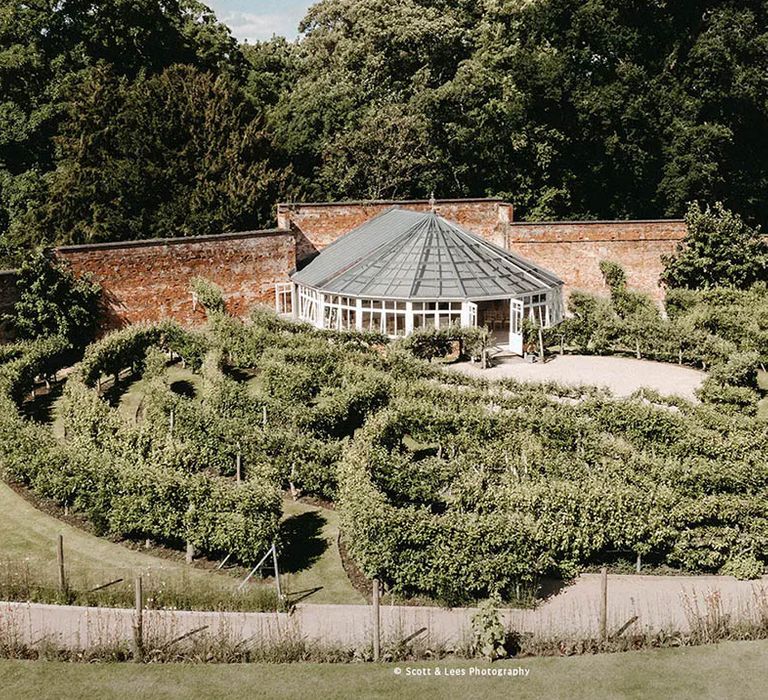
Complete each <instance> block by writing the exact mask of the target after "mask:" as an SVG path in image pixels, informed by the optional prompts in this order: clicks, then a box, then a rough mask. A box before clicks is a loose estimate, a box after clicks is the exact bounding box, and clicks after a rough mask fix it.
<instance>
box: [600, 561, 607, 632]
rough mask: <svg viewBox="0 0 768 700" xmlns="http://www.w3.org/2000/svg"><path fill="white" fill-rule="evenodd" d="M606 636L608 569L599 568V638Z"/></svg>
mask: <svg viewBox="0 0 768 700" xmlns="http://www.w3.org/2000/svg"><path fill="white" fill-rule="evenodd" d="M607 636H608V569H607V568H606V567H603V568H602V569H600V639H602V640H603V641H605V639H606V637H607Z"/></svg>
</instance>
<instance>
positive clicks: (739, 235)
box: [662, 202, 768, 289]
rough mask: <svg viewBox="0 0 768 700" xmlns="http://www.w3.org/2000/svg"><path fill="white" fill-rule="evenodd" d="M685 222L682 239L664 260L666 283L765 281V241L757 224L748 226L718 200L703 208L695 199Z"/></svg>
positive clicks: (743, 284) (710, 284) (749, 283)
mask: <svg viewBox="0 0 768 700" xmlns="http://www.w3.org/2000/svg"><path fill="white" fill-rule="evenodd" d="M685 223H686V226H687V229H688V232H687V234H686V237H685V240H684V241H682V242H681V243H680V244H679V246H678V250H677V252H676V254H675V255H672V256H669V257H667V258H665V261H664V262H665V270H664V274H663V275H662V281H663V282H664V283H665V284H666V285H668V286H669V287H677V288H681V287H682V288H686V289H708V288H710V287H718V286H723V287H726V286H733V287H738V288H739V289H746V288H749V287H750V286H752V285H753V284H755V283H756V282H765V283H768V242H766V239H765V237H764V236H763V235H762V233H761V232H760V230H759V228H758V229H756V228H752V227H750V226H748V225H747V224H745V223H744V222H743V221H742V220H741V218H740V217H738V216H737V215H735V214H734V213H733V212H730V211H728V210H727V209H725V208H724V207H723V205H722V204H719V203H718V204H716V205H715V206H714V208H713V209H711V208H710V207H707V208H706V209H705V210H702V209H701V207H700V206H699V205H698V203H696V202H694V203H693V204H692V205H691V207H690V208H689V210H688V213H687V214H686V217H685Z"/></svg>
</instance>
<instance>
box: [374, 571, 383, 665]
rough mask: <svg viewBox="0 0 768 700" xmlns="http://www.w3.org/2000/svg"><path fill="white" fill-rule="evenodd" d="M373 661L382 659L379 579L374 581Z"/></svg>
mask: <svg viewBox="0 0 768 700" xmlns="http://www.w3.org/2000/svg"><path fill="white" fill-rule="evenodd" d="M372 602H373V660H374V661H378V660H379V659H380V658H381V616H380V610H379V579H377V578H375V579H373V601H372Z"/></svg>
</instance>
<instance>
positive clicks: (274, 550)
mask: <svg viewBox="0 0 768 700" xmlns="http://www.w3.org/2000/svg"><path fill="white" fill-rule="evenodd" d="M272 563H273V565H274V567H275V586H277V597H278V599H279V600H282V599H283V592H282V591H281V590H280V569H278V568H277V547H275V545H274V544H273V545H272Z"/></svg>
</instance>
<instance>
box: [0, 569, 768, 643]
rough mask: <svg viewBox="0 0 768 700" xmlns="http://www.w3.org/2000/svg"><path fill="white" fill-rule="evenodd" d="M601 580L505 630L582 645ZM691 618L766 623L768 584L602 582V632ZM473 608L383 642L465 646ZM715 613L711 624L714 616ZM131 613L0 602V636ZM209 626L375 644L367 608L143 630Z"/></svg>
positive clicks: (419, 621) (74, 630)
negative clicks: (420, 637) (421, 633)
mask: <svg viewBox="0 0 768 700" xmlns="http://www.w3.org/2000/svg"><path fill="white" fill-rule="evenodd" d="M599 605H600V577H599V575H597V574H583V575H582V576H580V577H579V578H578V579H577V580H576V581H575V582H574V583H573V584H572V585H570V586H568V587H567V588H565V589H563V590H562V591H560V592H559V593H558V594H556V595H553V596H552V597H550V598H549V599H547V600H546V601H545V602H544V603H543V604H542V605H540V606H539V607H538V608H536V609H535V610H507V611H504V613H503V615H504V618H505V620H506V622H507V624H508V625H509V626H510V627H511V628H512V629H515V630H517V631H520V632H534V633H537V634H539V635H542V636H550V635H551V636H565V637H568V636H570V637H572V638H576V637H582V636H588V635H596V634H597V633H598V617H599V615H598V610H599ZM691 612H694V613H696V617H698V618H699V619H701V618H703V617H705V616H707V615H709V616H710V619H715V618H716V617H717V615H730V616H732V619H751V620H753V621H754V620H762V621H763V624H764V620H765V618H766V617H768V577H763V578H762V579H761V580H759V581H737V580H736V579H734V578H733V577H730V576H643V575H630V576H622V575H611V576H609V577H608V616H607V619H608V630H609V632H616V631H617V630H618V629H620V628H621V627H622V626H623V625H624V624H625V623H626V622H627V621H628V620H629V619H630V618H632V617H633V616H637V620H636V621H635V622H634V623H633V624H632V626H631V627H630V632H635V633H636V632H640V631H650V630H659V629H664V630H666V631H668V632H670V631H674V630H681V631H685V630H687V629H688V627H689V620H690V616H691ZM473 613H474V609H473V608H458V609H453V610H450V609H443V608H434V607H405V606H395V605H383V606H382V607H381V629H382V637H383V639H384V640H385V641H386V642H392V641H396V640H402V639H404V638H405V637H406V636H408V635H410V634H412V633H413V632H415V631H416V630H419V629H421V628H422V627H426V628H427V639H428V640H430V641H431V642H433V643H445V644H451V643H457V642H461V641H462V640H466V639H467V635H468V634H469V631H470V625H471V619H472V615H473ZM715 613H716V615H715ZM132 619H133V613H132V611H131V610H118V609H108V608H82V607H63V606H56V605H36V604H27V603H0V631H2V630H3V629H5V630H6V634H7V633H9V632H14V633H15V634H16V635H17V636H18V639H19V641H21V640H24V641H26V642H27V643H33V642H34V643H39V641H40V640H42V639H44V638H48V639H51V640H54V639H55V640H57V641H58V642H59V643H60V644H62V645H65V646H72V647H80V648H81V647H83V646H86V645H91V644H98V643H106V642H114V641H116V640H125V641H128V640H130V639H131V623H132ZM202 625H207V626H208V632H209V633H211V634H214V635H226V636H227V637H229V638H233V639H246V638H251V637H256V638H261V639H270V638H271V639H277V638H284V637H285V635H288V636H291V637H304V638H309V639H316V640H319V641H322V642H325V643H329V644H333V643H336V644H342V645H359V644H366V643H368V642H369V641H370V639H371V625H372V618H371V608H370V606H367V605H312V604H307V605H299V606H297V609H296V611H295V612H294V613H293V614H292V615H288V614H286V613H215V612H180V611H162V612H161V611H151V612H147V613H145V629H146V630H147V632H148V633H149V634H151V635H152V636H153V637H154V638H155V639H158V638H161V639H171V638H174V637H177V636H179V635H181V634H183V633H185V632H188V631H190V630H193V629H197V628H199V627H201V626H202Z"/></svg>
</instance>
